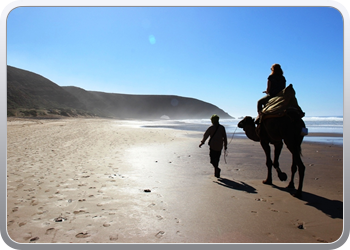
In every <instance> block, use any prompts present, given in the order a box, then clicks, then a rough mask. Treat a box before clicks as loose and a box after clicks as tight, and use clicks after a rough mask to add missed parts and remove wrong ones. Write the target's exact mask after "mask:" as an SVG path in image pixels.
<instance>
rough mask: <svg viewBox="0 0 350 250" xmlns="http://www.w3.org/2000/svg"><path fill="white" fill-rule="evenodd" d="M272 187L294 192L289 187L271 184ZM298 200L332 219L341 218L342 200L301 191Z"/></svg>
mask: <svg viewBox="0 0 350 250" xmlns="http://www.w3.org/2000/svg"><path fill="white" fill-rule="evenodd" d="M272 186H273V187H274V188H277V189H279V190H281V191H284V192H287V193H290V194H291V195H293V194H294V192H295V190H292V189H289V188H283V187H278V186H276V185H272ZM300 200H302V201H305V202H306V204H305V205H307V206H312V207H314V208H316V209H318V210H320V211H322V212H323V213H325V214H326V215H328V216H329V217H331V218H333V219H343V202H342V201H338V200H329V199H327V198H324V197H321V196H318V195H316V194H311V193H308V192H305V191H303V194H302V198H300Z"/></svg>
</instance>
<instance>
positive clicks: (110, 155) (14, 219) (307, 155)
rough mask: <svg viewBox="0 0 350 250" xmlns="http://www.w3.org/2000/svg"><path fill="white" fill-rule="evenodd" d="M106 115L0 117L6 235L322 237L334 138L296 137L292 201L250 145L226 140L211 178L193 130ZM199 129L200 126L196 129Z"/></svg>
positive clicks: (336, 223) (338, 156)
mask: <svg viewBox="0 0 350 250" xmlns="http://www.w3.org/2000/svg"><path fill="white" fill-rule="evenodd" d="M145 123H147V122H138V121H118V120H109V119H56V120H49V119H47V120H40V119H31V120H29V119H27V120H25V119H8V121H7V195H8V196H7V230H8V231H7V232H8V236H9V237H10V239H12V240H13V241H14V242H17V243H319V244H324V243H332V242H335V241H337V240H338V239H339V237H341V235H342V232H343V147H342V146H335V145H327V144H317V143H306V142H304V143H303V145H302V150H303V158H302V159H303V161H304V164H305V166H306V175H305V181H304V192H303V198H302V199H297V198H295V197H293V196H292V195H291V193H290V190H288V189H286V188H285V187H286V186H287V185H288V182H289V179H290V166H291V155H290V153H289V152H288V150H287V149H286V147H284V149H283V151H282V155H281V158H280V164H281V169H282V170H283V171H284V172H286V173H287V174H288V180H287V182H281V181H280V180H279V179H278V178H277V174H276V172H275V171H274V173H273V181H274V184H273V185H272V186H271V185H264V184H263V183H262V180H264V179H265V178H266V172H267V171H266V167H265V155H264V152H263V150H262V148H261V147H260V144H259V143H256V142H253V141H250V140H248V139H245V138H234V139H233V140H232V142H231V143H230V144H229V147H228V156H227V157H226V161H227V164H225V159H224V157H222V158H221V162H220V167H221V169H222V172H221V178H220V179H217V178H215V177H214V176H213V174H214V171H213V168H212V166H211V165H210V163H209V156H208V152H209V149H208V146H207V145H205V146H202V148H199V147H198V145H199V142H200V139H201V137H202V133H200V132H194V131H182V130H174V129H166V128H150V127H148V128H144V127H141V126H140V125H142V124H145ZM203 133H204V131H203ZM295 183H296V185H297V184H298V176H297V177H296V180H295Z"/></svg>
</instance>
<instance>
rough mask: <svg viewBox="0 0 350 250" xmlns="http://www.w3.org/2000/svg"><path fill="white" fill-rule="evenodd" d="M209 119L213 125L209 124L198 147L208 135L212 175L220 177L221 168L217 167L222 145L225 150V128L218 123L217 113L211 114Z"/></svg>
mask: <svg viewBox="0 0 350 250" xmlns="http://www.w3.org/2000/svg"><path fill="white" fill-rule="evenodd" d="M210 119H211V123H212V124H213V125H212V126H210V127H209V128H208V129H207V130H206V131H205V133H204V135H203V139H202V141H201V143H200V144H199V147H202V145H203V144H204V143H205V141H206V140H207V139H208V137H209V136H210V139H209V143H208V144H209V149H210V152H209V156H210V163H211V164H212V165H213V167H214V176H215V177H217V178H220V172H221V169H220V168H219V161H220V156H221V151H222V148H223V147H224V148H225V150H227V135H226V129H225V127H224V126H222V125H221V124H219V116H218V115H212V117H211V118H210Z"/></svg>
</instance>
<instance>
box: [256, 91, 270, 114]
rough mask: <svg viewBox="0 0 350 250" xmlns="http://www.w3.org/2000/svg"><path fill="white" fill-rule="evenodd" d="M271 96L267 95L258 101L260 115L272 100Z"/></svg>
mask: <svg viewBox="0 0 350 250" xmlns="http://www.w3.org/2000/svg"><path fill="white" fill-rule="evenodd" d="M271 98H272V97H271V96H270V95H266V96H264V97H263V98H261V99H260V100H259V101H258V113H259V112H260V111H261V110H262V109H263V108H264V107H265V106H266V103H267V102H268V101H269V100H270V99H271Z"/></svg>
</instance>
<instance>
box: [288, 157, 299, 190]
mask: <svg viewBox="0 0 350 250" xmlns="http://www.w3.org/2000/svg"><path fill="white" fill-rule="evenodd" d="M296 172H297V165H296V164H295V160H294V157H293V163H292V177H291V179H290V182H289V185H288V186H287V188H290V189H295V186H294V176H295V173H296Z"/></svg>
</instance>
